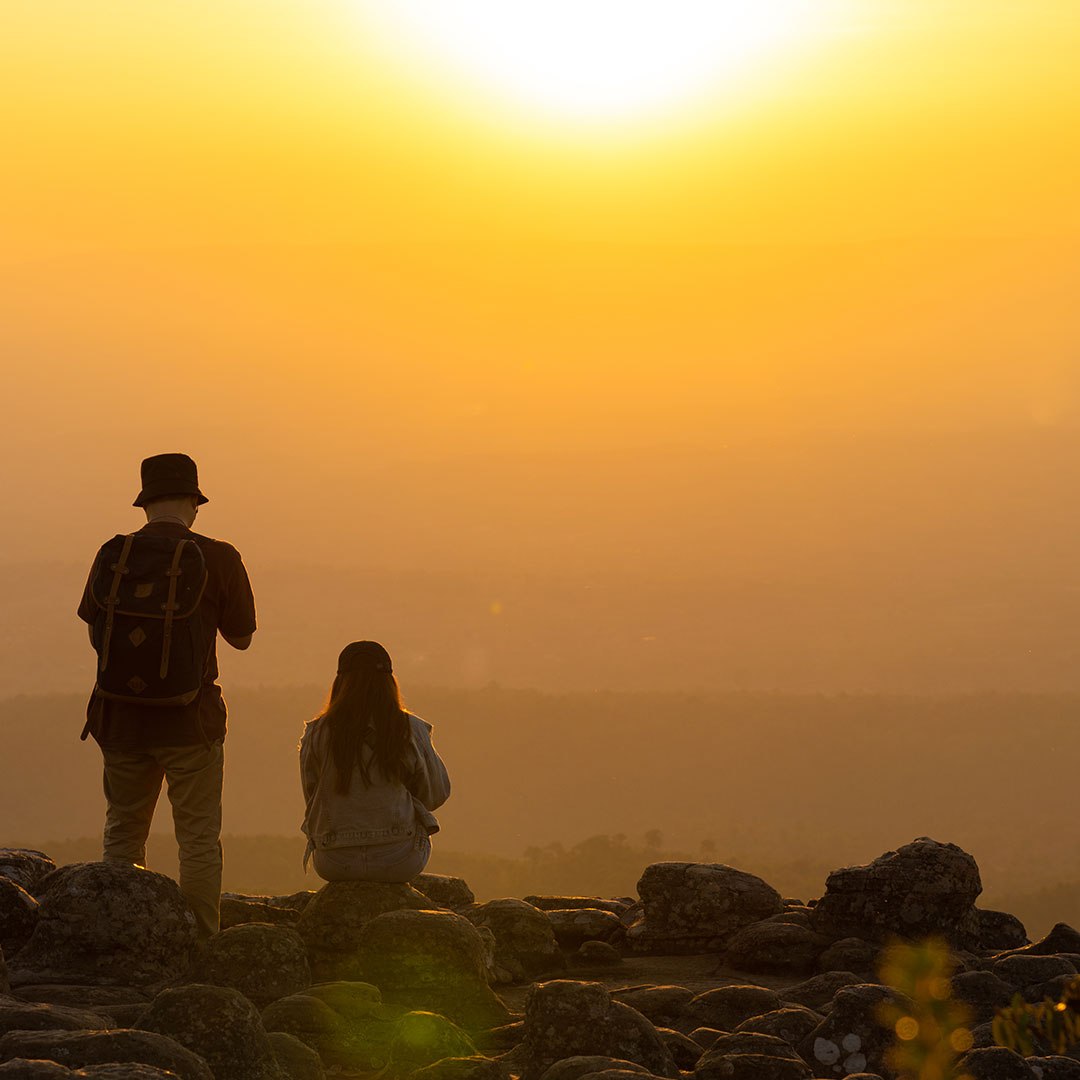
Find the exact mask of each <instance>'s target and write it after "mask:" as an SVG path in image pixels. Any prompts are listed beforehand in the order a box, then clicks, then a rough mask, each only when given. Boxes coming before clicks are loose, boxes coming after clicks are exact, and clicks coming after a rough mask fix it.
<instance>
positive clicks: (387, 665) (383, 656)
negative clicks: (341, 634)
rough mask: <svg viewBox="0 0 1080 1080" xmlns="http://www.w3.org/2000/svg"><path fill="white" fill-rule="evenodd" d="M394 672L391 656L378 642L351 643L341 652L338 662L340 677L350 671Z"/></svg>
mask: <svg viewBox="0 0 1080 1080" xmlns="http://www.w3.org/2000/svg"><path fill="white" fill-rule="evenodd" d="M393 670H394V665H393V664H392V663H391V662H390V654H389V653H388V652H387V651H386V650H385V649H384V648H383V647H382V646H381V645H380V644H379V643H378V642H377V641H353V642H350V643H349V644H348V645H346V646H345V648H344V649H342V650H341V655H340V656H339V657H338V662H337V673H338V674H339V675H344V674H346V672H349V671H385V672H386V673H387V674H390V673H391V672H392V671H393Z"/></svg>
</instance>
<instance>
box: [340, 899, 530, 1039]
mask: <svg viewBox="0 0 1080 1080" xmlns="http://www.w3.org/2000/svg"><path fill="white" fill-rule="evenodd" d="M348 961H349V965H348V966H349V970H350V973H351V974H352V977H353V978H355V979H360V980H362V981H364V982H369V983H374V984H375V985H376V986H377V987H378V988H379V989H380V990H381V991H382V996H383V1000H384V1001H387V1002H390V1003H391V1004H397V1005H405V1006H408V1007H409V1008H410V1009H417V1010H426V1011H430V1012H437V1013H441V1014H442V1015H443V1016H447V1017H449V1018H450V1019H451V1020H453V1021H454V1022H455V1023H457V1024H460V1025H461V1026H462V1027H464V1028H465V1029H466V1030H468V1031H478V1030H483V1029H486V1028H491V1027H495V1026H496V1025H498V1024H503V1023H506V1022H507V1020H509V1019H510V1014H509V1012H508V1010H507V1008H506V1006H505V1005H503V1003H502V1002H501V1001H500V1000H499V999H498V998H497V997H496V996H495V994H494V993H493V992H492V990H491V987H490V986H489V985H488V982H487V968H486V965H485V956H484V945H483V942H482V940H481V937H480V934H479V932H478V930H477V928H476V927H475V926H473V924H472V923H471V922H469V920H468V919H465V918H462V916H460V915H456V914H454V913H453V912H451V911H422V910H420V911H418V910H405V911H390V912H387V913H386V914H384V915H378V916H376V917H375V918H374V919H371V920H370V921H369V922H367V923H366V924H365V925H364V926H363V928H362V929H361V931H360V934H359V937H358V940H357V942H356V945H355V950H354V952H353V953H352V955H351V956H350V957H348Z"/></svg>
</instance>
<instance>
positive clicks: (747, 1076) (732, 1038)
mask: <svg viewBox="0 0 1080 1080" xmlns="http://www.w3.org/2000/svg"><path fill="white" fill-rule="evenodd" d="M812 1075H813V1074H812V1073H811V1071H810V1069H809V1067H808V1066H807V1064H806V1062H805V1061H803V1060H802V1059H801V1058H800V1057H799V1055H798V1054H797V1053H796V1052H795V1049H794V1047H792V1046H790V1045H789V1044H788V1043H786V1042H784V1041H783V1040H782V1039H776V1038H773V1037H771V1036H769V1035H759V1034H755V1033H752V1032H746V1033H743V1034H733V1035H722V1036H721V1037H720V1038H718V1039H717V1040H716V1041H715V1042H714V1043H713V1045H712V1046H711V1047H710V1048H709V1049H708V1050H707V1051H706V1052H705V1054H704V1055H703V1056H702V1058H701V1060H700V1061H699V1062H698V1065H697V1068H696V1069H695V1070H694V1077H695V1080H722V1078H724V1080H726V1078H729V1077H734V1078H736V1080H810V1077H811V1076H812Z"/></svg>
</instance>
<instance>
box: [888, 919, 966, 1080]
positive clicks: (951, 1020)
mask: <svg viewBox="0 0 1080 1080" xmlns="http://www.w3.org/2000/svg"><path fill="white" fill-rule="evenodd" d="M953 971H954V965H953V961H952V956H951V953H950V952H949V947H948V945H946V944H945V942H943V941H936V940H929V941H923V942H919V943H917V944H904V943H897V944H894V945H891V946H889V947H888V948H887V949H886V950H885V952H884V954H883V956H882V962H881V978H882V981H883V982H885V983H887V984H888V985H889V986H892V987H893V988H894V989H896V990H899V991H900V992H901V993H902V994H904V995H905V996H906V997H907V998H908V999H909V1002H910V1005H904V1004H900V1003H896V1002H893V1003H886V1004H884V1005H883V1006H882V1008H881V1010H880V1012H879V1016H878V1018H879V1020H880V1021H881V1023H883V1024H884V1025H885V1026H887V1027H889V1028H891V1029H892V1030H893V1032H894V1033H895V1034H896V1042H895V1043H894V1044H893V1045H892V1046H891V1047H890V1048H889V1050H888V1052H887V1054H886V1064H887V1065H888V1066H889V1068H891V1069H892V1070H893V1071H894V1072H895V1073H896V1074H897V1076H898V1077H899V1078H900V1080H971V1078H970V1077H969V1076H968V1075H967V1074H966V1073H964V1072H962V1070H960V1068H959V1066H958V1061H959V1058H960V1055H961V1054H963V1053H965V1052H966V1051H968V1050H970V1049H971V1047H972V1043H973V1039H972V1035H971V1029H970V1021H971V1017H970V1014H969V1012H968V1009H967V1007H966V1006H965V1005H964V1004H963V1003H962V1002H959V1001H957V1000H956V999H955V998H954V997H953V995H952V975H953Z"/></svg>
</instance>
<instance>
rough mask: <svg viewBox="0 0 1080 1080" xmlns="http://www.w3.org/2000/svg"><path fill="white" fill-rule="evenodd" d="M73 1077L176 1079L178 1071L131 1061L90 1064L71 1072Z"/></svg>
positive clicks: (116, 1079)
mask: <svg viewBox="0 0 1080 1080" xmlns="http://www.w3.org/2000/svg"><path fill="white" fill-rule="evenodd" d="M71 1075H72V1076H73V1077H92V1078H93V1080H174V1078H175V1076H176V1073H173V1072H168V1071H167V1070H166V1069H157V1068H155V1067H154V1066H153V1065H140V1064H139V1063H138V1062H134V1061H129V1062H126V1063H125V1064H123V1065H120V1064H112V1065H89V1066H87V1067H86V1068H85V1069H79V1070H78V1071H77V1072H74V1073H72V1074H71Z"/></svg>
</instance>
